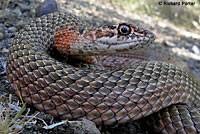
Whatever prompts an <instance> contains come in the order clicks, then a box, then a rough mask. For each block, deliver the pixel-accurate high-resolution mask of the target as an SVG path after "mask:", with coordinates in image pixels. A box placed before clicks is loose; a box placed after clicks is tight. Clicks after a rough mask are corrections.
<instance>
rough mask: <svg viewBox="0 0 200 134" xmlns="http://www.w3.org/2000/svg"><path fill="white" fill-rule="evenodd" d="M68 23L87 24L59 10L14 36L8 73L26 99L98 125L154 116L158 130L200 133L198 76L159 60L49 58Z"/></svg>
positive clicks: (57, 113) (151, 119)
mask: <svg viewBox="0 0 200 134" xmlns="http://www.w3.org/2000/svg"><path fill="white" fill-rule="evenodd" d="M68 25H69V26H79V27H82V28H85V27H86V24H84V22H82V21H80V20H79V19H77V17H75V16H73V15H71V14H63V13H54V14H49V15H47V16H43V17H41V18H38V19H36V20H35V21H34V22H32V23H31V24H29V25H27V26H26V27H25V28H24V29H23V30H21V31H20V32H19V34H18V35H17V36H16V37H15V39H14V40H13V42H12V46H11V48H10V50H9V53H8V57H7V69H6V71H7V75H8V79H9V81H10V83H11V86H12V88H13V89H14V90H15V91H16V93H17V95H18V96H19V95H21V96H22V98H23V100H25V101H26V103H28V104H30V105H33V106H34V107H35V108H36V109H38V110H40V111H45V112H47V113H49V114H51V115H53V116H55V117H58V118H61V119H70V120H73V119H78V118H86V119H88V120H92V121H93V122H95V123H96V124H98V125H101V124H104V125H112V124H116V123H125V122H128V121H132V120H137V119H140V118H142V117H145V118H146V117H147V116H148V115H151V114H153V116H150V117H147V119H148V120H149V122H150V124H151V125H152V124H153V123H155V125H157V127H154V128H155V131H156V132H162V133H182V132H184V133H197V132H199V131H200V114H199V112H198V111H197V110H196V109H192V108H190V107H194V106H197V105H198V102H199V100H200V93H199V92H200V90H199V88H200V85H199V83H198V82H197V80H195V79H194V78H192V77H190V76H189V74H188V73H186V72H184V71H182V70H181V69H179V68H177V67H176V66H174V65H172V64H167V63H164V62H157V61H140V62H137V63H136V64H134V65H133V66H131V67H124V68H122V69H119V70H113V71H108V70H87V69H85V70H84V69H81V68H76V67H73V66H71V65H67V64H64V63H62V62H60V61H57V60H55V59H54V58H52V57H51V56H49V54H48V53H47V49H48V48H49V47H50V44H53V42H54V35H55V32H56V31H58V30H59V29H62V28H64V27H66V26H68ZM174 104H176V105H174ZM185 104H187V105H185ZM161 109H162V110H161ZM160 110H161V111H160ZM158 111H159V112H158ZM147 122H148V121H147Z"/></svg>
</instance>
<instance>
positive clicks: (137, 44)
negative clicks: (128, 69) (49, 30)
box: [55, 23, 155, 55]
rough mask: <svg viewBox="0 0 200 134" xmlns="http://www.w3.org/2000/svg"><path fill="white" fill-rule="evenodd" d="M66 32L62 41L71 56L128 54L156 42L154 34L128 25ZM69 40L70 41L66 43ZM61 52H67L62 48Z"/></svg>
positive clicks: (122, 24)
mask: <svg viewBox="0 0 200 134" xmlns="http://www.w3.org/2000/svg"><path fill="white" fill-rule="evenodd" d="M65 31H67V32H65V37H64V38H65V39H62V40H65V42H67V44H68V45H67V46H68V54H69V53H70V54H71V55H79V54H80V55H99V54H113V53H116V52H126V51H129V50H135V49H138V48H142V47H145V46H148V45H149V44H151V43H152V42H153V41H154V40H155V35H154V34H153V33H152V32H150V31H148V30H144V29H143V28H140V27H138V26H136V25H133V24H127V23H120V24H117V25H106V26H102V27H98V28H94V29H88V30H87V29H84V30H80V29H79V30H75V31H70V30H69V29H68V30H65ZM77 31H79V32H77ZM80 31H81V32H80ZM61 33H62V32H61ZM62 34H63V33H62ZM69 36H71V37H69ZM56 37H58V36H56ZM55 39H56V38H55ZM67 39H68V41H66V40H67ZM69 39H70V40H69ZM69 41H70V45H69ZM61 44H62V43H61ZM60 46H61V45H60ZM60 51H65V50H64V49H63V47H61V48H60ZM65 53H66V52H65Z"/></svg>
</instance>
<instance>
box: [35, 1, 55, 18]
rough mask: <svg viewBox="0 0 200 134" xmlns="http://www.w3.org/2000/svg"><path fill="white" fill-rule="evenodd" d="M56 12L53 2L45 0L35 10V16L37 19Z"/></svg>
mask: <svg viewBox="0 0 200 134" xmlns="http://www.w3.org/2000/svg"><path fill="white" fill-rule="evenodd" d="M57 11H58V6H57V3H56V1H55V0H45V1H44V2H43V3H41V4H40V5H39V6H38V7H37V8H36V9H35V14H36V16H37V17H39V16H42V15H45V14H48V13H53V12H57Z"/></svg>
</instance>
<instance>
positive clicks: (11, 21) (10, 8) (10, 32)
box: [0, 0, 200, 134]
mask: <svg viewBox="0 0 200 134" xmlns="http://www.w3.org/2000/svg"><path fill="white" fill-rule="evenodd" d="M39 4H40V1H39V0H38V1H37V0H8V1H7V0H2V2H0V96H1V95H3V94H7V95H6V96H8V94H9V93H13V91H12V89H11V88H10V86H9V84H8V80H7V76H6V74H5V66H6V54H7V52H8V49H9V46H10V43H11V40H12V39H13V37H14V36H15V35H16V34H17V33H18V31H19V30H20V29H21V28H23V27H24V25H25V24H27V23H28V22H29V21H30V20H31V19H34V18H35V17H36V15H35V14H38V12H40V11H41V9H38V8H36V7H38V5H39ZM57 4H58V10H59V11H63V12H71V13H74V14H76V15H77V16H80V17H81V18H82V19H85V20H89V21H88V23H89V24H91V25H102V24H110V23H118V22H128V23H134V24H137V25H139V26H142V27H144V28H145V29H150V30H151V31H153V32H154V33H155V34H156V35H157V39H156V40H155V42H154V43H153V44H152V47H156V48H158V49H161V50H164V51H167V52H169V53H171V54H173V55H174V56H178V57H179V58H180V59H182V60H183V61H184V62H185V63H186V64H187V65H188V67H189V68H190V69H191V70H192V71H193V72H194V73H195V74H196V75H197V77H199V78H200V71H199V70H200V33H199V31H197V30H195V29H186V28H179V27H177V26H175V25H173V24H172V23H170V22H168V21H167V20H164V19H161V18H158V17H151V16H147V15H145V14H135V13H129V12H127V11H126V10H125V9H122V8H121V7H119V6H117V5H115V4H112V3H110V2H108V0H102V1H95V0H68V1H67V2H66V1H65V0H57ZM13 100H14V101H17V100H18V99H17V98H16V96H15V95H13ZM34 113H35V110H34V109H32V110H31V114H34ZM39 116H40V118H42V119H44V120H45V122H46V123H48V124H50V123H52V122H51V117H50V116H48V115H45V114H43V113H40V115H39ZM53 122H56V120H55V121H53ZM42 126H44V123H43V121H41V120H36V123H33V124H30V125H29V126H27V127H25V129H24V130H23V133H35V134H37V133H65V131H66V130H67V132H68V133H72V131H73V130H70V129H69V128H68V126H66V125H62V126H59V127H56V128H54V129H52V130H44V129H42ZM99 130H100V131H101V133H116V134H117V133H118V134H128V133H130V134H133V133H147V132H146V131H145V130H143V129H141V125H140V122H139V121H136V122H133V123H127V124H124V125H119V126H114V127H112V128H110V127H109V128H108V127H99ZM85 133H87V132H85Z"/></svg>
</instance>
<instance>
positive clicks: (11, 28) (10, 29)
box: [8, 27, 17, 33]
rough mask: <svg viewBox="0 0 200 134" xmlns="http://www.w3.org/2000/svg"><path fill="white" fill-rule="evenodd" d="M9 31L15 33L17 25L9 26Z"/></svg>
mask: <svg viewBox="0 0 200 134" xmlns="http://www.w3.org/2000/svg"><path fill="white" fill-rule="evenodd" d="M8 31H9V32H11V33H14V32H16V31H17V28H16V27H9V28H8Z"/></svg>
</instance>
